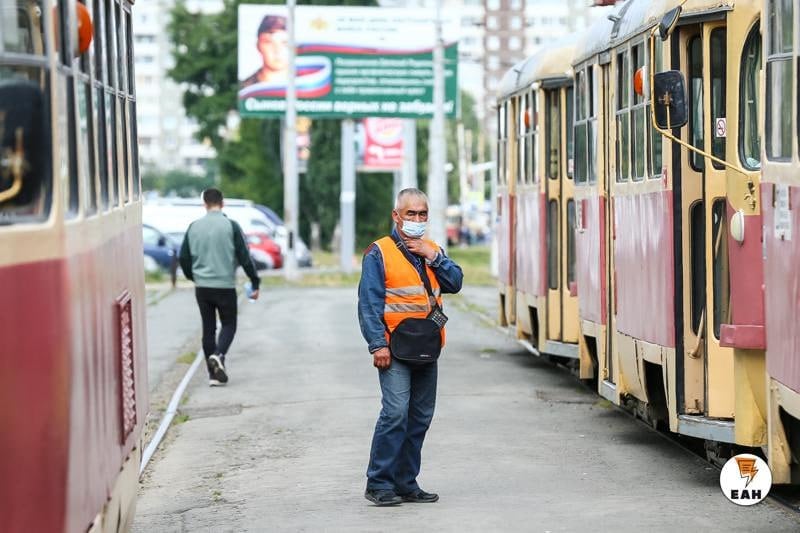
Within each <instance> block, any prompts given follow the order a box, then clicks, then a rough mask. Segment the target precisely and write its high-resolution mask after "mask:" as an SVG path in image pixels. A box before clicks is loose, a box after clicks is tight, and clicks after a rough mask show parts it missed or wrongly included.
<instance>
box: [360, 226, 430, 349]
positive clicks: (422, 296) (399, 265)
mask: <svg viewBox="0 0 800 533" xmlns="http://www.w3.org/2000/svg"><path fill="white" fill-rule="evenodd" d="M425 242H427V243H428V244H429V245H431V246H433V247H434V249H436V250H439V246H438V245H437V244H436V243H435V242H433V241H429V240H427V239H426V240H425ZM374 244H375V245H376V246H377V247H378V249H379V250H380V252H381V255H382V256H383V271H384V279H385V281H386V300H385V304H384V307H383V321H384V322H385V323H386V326H387V327H388V328H389V331H394V328H396V327H397V325H398V324H399V323H400V322H401V321H403V320H405V319H406V318H425V317H426V316H428V313H430V312H431V310H432V309H433V306H432V305H431V302H430V301H429V299H430V297H429V296H428V292H427V291H426V290H425V284H424V283H422V277H421V276H420V275H419V272H417V269H416V268H414V266H413V265H412V264H411V263H409V262H408V259H406V256H405V255H403V252H402V251H400V250H399V249H398V248H397V244H396V243H395V242H394V240H393V239H392V238H391V237H384V238H382V239H379V240H377V241H375V243H374ZM423 261H424V259H423ZM425 268H426V269H427V273H428V280H429V281H430V282H431V290H432V291H433V295H434V297H435V299H436V303H437V304H439V307H440V308H441V307H442V290H441V288H440V287H439V280H437V279H436V275H435V274H434V273H433V270H432V269H431V267H429V266H428V265H427V263H425ZM444 339H445V335H444V328H442V347H444ZM386 341H387V342H388V341H389V333H386Z"/></svg>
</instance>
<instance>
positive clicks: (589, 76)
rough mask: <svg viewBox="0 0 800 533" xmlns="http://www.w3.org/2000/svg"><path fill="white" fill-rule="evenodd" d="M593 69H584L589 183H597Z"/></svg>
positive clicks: (590, 67) (591, 67)
mask: <svg viewBox="0 0 800 533" xmlns="http://www.w3.org/2000/svg"><path fill="white" fill-rule="evenodd" d="M594 87H595V84H594V67H593V66H592V65H590V66H588V67H586V89H587V94H586V101H587V103H588V107H589V112H588V115H587V118H588V131H587V132H586V133H587V135H588V137H587V139H586V166H587V170H588V172H587V174H588V178H589V183H594V182H596V181H597V169H596V168H595V167H596V166H597V165H596V161H597V116H596V113H597V112H596V107H595V92H594Z"/></svg>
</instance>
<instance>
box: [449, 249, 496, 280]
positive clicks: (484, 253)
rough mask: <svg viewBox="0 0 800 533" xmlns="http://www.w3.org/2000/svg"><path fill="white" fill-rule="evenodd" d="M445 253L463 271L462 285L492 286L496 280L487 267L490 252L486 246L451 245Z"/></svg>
mask: <svg viewBox="0 0 800 533" xmlns="http://www.w3.org/2000/svg"><path fill="white" fill-rule="evenodd" d="M447 255H449V256H450V258H451V259H452V260H453V261H455V262H456V263H458V266H460V267H461V270H463V271H464V285H480V286H485V287H493V286H494V285H495V284H496V283H497V280H496V279H495V278H494V276H492V274H491V271H490V269H489V262H490V260H491V253H490V251H489V247H488V246H470V247H468V248H459V247H455V246H454V247H452V248H450V249H449V250H448V251H447Z"/></svg>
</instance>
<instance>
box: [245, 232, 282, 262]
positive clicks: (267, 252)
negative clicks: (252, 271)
mask: <svg viewBox="0 0 800 533" xmlns="http://www.w3.org/2000/svg"><path fill="white" fill-rule="evenodd" d="M245 238H246V240H247V247H248V248H249V249H250V255H251V256H252V257H253V261H254V263H255V266H256V268H257V269H259V270H263V269H267V268H281V267H283V255H282V254H281V247H280V246H278V245H277V244H275V241H273V240H272V239H271V238H270V236H269V235H267V234H266V233H259V232H250V233H247V234H246V235H245Z"/></svg>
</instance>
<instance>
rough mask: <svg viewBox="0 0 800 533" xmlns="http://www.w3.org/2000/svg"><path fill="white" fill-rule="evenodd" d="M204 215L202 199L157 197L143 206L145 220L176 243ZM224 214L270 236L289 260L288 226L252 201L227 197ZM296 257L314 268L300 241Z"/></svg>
mask: <svg viewBox="0 0 800 533" xmlns="http://www.w3.org/2000/svg"><path fill="white" fill-rule="evenodd" d="M205 212H206V211H205V207H204V205H203V202H202V200H200V199H192V198H158V199H155V200H150V201H146V202H145V203H144V205H143V207H142V221H143V222H144V223H145V224H150V225H152V226H155V227H157V228H159V229H160V230H161V231H163V232H164V233H166V234H168V235H169V236H170V237H172V238H173V239H175V240H176V242H183V234H184V233H186V230H187V229H188V228H189V224H191V223H192V222H193V221H195V220H197V219H198V218H200V217H202V216H203V215H205ZM222 212H223V213H225V214H226V215H227V216H228V217H230V218H231V219H232V220H235V221H236V222H237V223H238V224H239V225H240V226H241V227H242V231H244V232H245V233H266V234H267V235H269V236H270V237H271V238H272V239H273V240H274V241H275V243H276V244H277V245H278V246H280V248H281V253H282V254H283V256H284V257H286V249H287V248H288V234H287V231H286V227H285V226H280V225H277V224H275V223H274V222H273V221H271V220H270V219H269V218H268V217H267V216H266V215H265V214H264V213H262V212H261V211H259V210H258V209H256V208H255V207H253V202H251V201H249V200H240V199H235V198H233V199H228V198H226V199H225V206H224V207H223V208H222ZM295 256H296V257H297V262H298V264H299V265H300V266H310V265H311V253H310V252H309V250H308V247H307V246H306V244H305V243H304V242H303V241H302V240H301V239H299V238H298V239H297V241H296V245H295Z"/></svg>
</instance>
